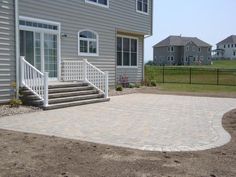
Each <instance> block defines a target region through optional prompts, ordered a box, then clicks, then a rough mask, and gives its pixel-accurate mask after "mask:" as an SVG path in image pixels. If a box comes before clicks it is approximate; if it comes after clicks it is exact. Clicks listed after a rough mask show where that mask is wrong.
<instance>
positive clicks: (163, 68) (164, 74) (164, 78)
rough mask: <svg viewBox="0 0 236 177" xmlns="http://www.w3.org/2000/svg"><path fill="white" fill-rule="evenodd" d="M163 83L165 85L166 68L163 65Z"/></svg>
mask: <svg viewBox="0 0 236 177" xmlns="http://www.w3.org/2000/svg"><path fill="white" fill-rule="evenodd" d="M162 82H163V84H164V83H165V66H164V65H163V69H162Z"/></svg>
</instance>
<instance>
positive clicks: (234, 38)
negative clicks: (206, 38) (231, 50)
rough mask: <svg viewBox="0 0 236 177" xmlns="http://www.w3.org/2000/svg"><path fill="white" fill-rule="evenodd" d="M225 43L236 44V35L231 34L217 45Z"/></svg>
mask: <svg viewBox="0 0 236 177" xmlns="http://www.w3.org/2000/svg"><path fill="white" fill-rule="evenodd" d="M225 44H236V35H231V36H229V37H227V38H226V39H224V40H223V41H221V42H219V43H218V44H217V45H225Z"/></svg>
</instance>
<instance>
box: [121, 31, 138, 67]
mask: <svg viewBox="0 0 236 177" xmlns="http://www.w3.org/2000/svg"><path fill="white" fill-rule="evenodd" d="M118 37H121V38H122V56H121V63H122V66H118V65H117V61H116V67H117V68H136V69H137V68H138V65H139V64H138V61H139V39H138V38H137V37H133V36H126V35H117V36H116V38H118ZM123 38H129V39H135V40H137V66H131V57H130V66H123ZM116 45H117V44H116ZM130 51H131V45H130ZM116 55H117V51H116ZM116 59H117V57H116Z"/></svg>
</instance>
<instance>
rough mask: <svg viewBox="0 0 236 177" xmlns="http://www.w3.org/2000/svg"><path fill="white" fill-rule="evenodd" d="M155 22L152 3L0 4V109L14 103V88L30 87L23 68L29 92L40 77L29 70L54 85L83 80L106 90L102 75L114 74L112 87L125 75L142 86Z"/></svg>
mask: <svg viewBox="0 0 236 177" xmlns="http://www.w3.org/2000/svg"><path fill="white" fill-rule="evenodd" d="M152 16H153V0H129V1H127V0H119V1H117V0H103V1H100V0H70V1H68V0H50V1H49V0H0V103H3V102H7V101H9V100H10V99H11V98H12V94H13V92H12V91H11V90H12V89H11V86H10V85H11V83H12V82H16V83H17V90H18V88H19V85H22V84H23V86H25V85H26V82H24V81H23V83H22V79H21V78H22V74H21V76H20V73H22V70H21V69H20V68H21V65H22V63H23V65H27V66H26V67H24V68H23V69H24V70H23V72H25V73H24V74H23V76H24V79H27V78H28V80H27V81H31V82H29V83H28V86H30V84H31V85H32V84H34V82H36V81H37V79H36V78H37V77H36V75H37V74H32V73H31V72H30V71H28V73H26V72H27V71H25V70H30V69H29V68H31V66H29V64H31V65H32V66H33V67H35V68H33V69H32V68H31V69H32V70H33V71H34V72H36V71H35V69H38V70H39V71H41V72H42V73H41V74H43V75H42V76H41V77H42V78H46V75H44V73H45V72H47V73H48V75H49V82H48V84H49V85H50V81H62V80H65V81H72V80H84V81H88V82H89V83H91V84H92V85H94V86H96V87H97V88H98V89H100V90H102V88H101V87H102V86H101V85H102V84H103V87H105V86H104V83H103V82H105V81H104V78H105V74H104V73H103V72H108V73H109V86H110V87H115V85H116V84H117V82H118V80H119V78H120V76H122V75H126V76H127V77H128V80H129V82H133V83H136V82H141V81H142V80H143V77H144V76H143V75H144V74H143V73H144V69H143V68H144V37H146V36H150V35H152ZM20 56H25V60H26V61H27V63H24V62H22V60H20ZM83 59H87V61H88V63H87V64H86V63H85V62H84V63H85V64H83ZM79 61H80V62H81V63H78V62H79ZM73 62H74V63H73ZM86 66H87V68H84V67H86ZM89 66H91V67H90V68H89ZM28 67H29V68H28ZM98 68H99V69H98ZM85 70H86V72H87V75H86V76H85V74H84V72H85ZM102 71H103V72H102ZM81 73H82V74H81ZM99 74H100V75H99ZM28 75H29V76H28ZM95 76H96V77H95ZM86 77H87V78H86ZM89 77H90V80H89V79H88V78H89ZM29 78H30V79H29ZM91 78H92V79H91ZM99 82H100V83H99ZM101 82H102V83H101ZM33 86H34V85H33ZM44 86H45V84H44ZM36 88H37V89H38V87H35V86H34V87H32V88H30V89H32V90H33V91H34V92H36V91H37V90H35V89H36ZM43 88H44V90H45V87H43ZM36 95H37V94H36ZM42 95H43V94H41V96H40V94H39V96H38V97H40V98H41V99H42V100H43V98H42Z"/></svg>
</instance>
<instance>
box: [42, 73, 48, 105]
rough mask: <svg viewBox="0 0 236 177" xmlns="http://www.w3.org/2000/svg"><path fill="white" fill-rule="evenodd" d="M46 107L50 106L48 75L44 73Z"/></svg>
mask: <svg viewBox="0 0 236 177" xmlns="http://www.w3.org/2000/svg"><path fill="white" fill-rule="evenodd" d="M43 104H44V107H46V106H48V73H47V72H45V73H44V103H43Z"/></svg>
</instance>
